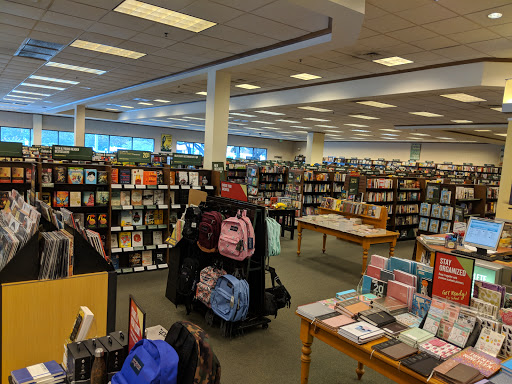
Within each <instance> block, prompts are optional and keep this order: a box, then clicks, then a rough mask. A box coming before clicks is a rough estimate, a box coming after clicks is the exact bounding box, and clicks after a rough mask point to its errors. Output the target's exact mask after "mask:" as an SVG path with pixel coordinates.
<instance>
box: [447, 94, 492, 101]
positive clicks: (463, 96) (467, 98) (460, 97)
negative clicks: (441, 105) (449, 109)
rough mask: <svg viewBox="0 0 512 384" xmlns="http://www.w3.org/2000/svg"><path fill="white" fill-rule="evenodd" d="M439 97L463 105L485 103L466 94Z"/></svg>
mask: <svg viewBox="0 0 512 384" xmlns="http://www.w3.org/2000/svg"><path fill="white" fill-rule="evenodd" d="M440 96H441V97H446V98H448V99H453V100H457V101H462V102H463V103H474V102H477V101H487V100H485V99H481V98H480V97H476V96H471V95H468V94H467V93H451V94H446V95H440Z"/></svg>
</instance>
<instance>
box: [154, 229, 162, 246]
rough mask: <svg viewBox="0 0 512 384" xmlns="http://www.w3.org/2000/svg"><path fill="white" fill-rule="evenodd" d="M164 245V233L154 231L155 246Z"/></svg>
mask: <svg viewBox="0 0 512 384" xmlns="http://www.w3.org/2000/svg"><path fill="white" fill-rule="evenodd" d="M160 244H163V238H162V231H153V245H160Z"/></svg>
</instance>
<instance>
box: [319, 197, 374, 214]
mask: <svg viewBox="0 0 512 384" xmlns="http://www.w3.org/2000/svg"><path fill="white" fill-rule="evenodd" d="M321 207H322V208H328V209H332V210H335V211H339V212H345V213H352V214H354V215H362V216H369V217H376V218H380V215H381V211H382V208H381V207H380V206H378V205H370V204H363V203H356V202H353V201H348V200H341V199H335V198H332V197H324V198H323V201H322V204H321Z"/></svg>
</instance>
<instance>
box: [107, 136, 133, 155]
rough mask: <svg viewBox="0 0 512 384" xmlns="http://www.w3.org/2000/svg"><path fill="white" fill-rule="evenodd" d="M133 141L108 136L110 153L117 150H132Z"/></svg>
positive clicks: (124, 137)
mask: <svg viewBox="0 0 512 384" xmlns="http://www.w3.org/2000/svg"><path fill="white" fill-rule="evenodd" d="M132 148H133V139H132V138H131V137H127V136H110V152H115V151H117V150H118V149H132Z"/></svg>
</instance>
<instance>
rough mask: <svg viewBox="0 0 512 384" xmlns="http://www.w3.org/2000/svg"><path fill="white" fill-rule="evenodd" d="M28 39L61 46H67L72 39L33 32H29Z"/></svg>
mask: <svg viewBox="0 0 512 384" xmlns="http://www.w3.org/2000/svg"><path fill="white" fill-rule="evenodd" d="M29 37H30V38H32V39H36V40H43V41H50V42H52V43H57V44H62V45H68V44H70V43H72V42H73V40H74V38H73V37H66V36H60V35H55V34H53V33H46V32H40V31H36V30H33V31H32V32H30V35H29Z"/></svg>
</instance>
